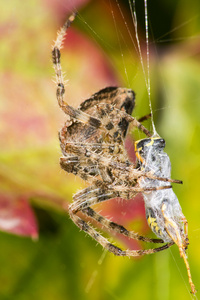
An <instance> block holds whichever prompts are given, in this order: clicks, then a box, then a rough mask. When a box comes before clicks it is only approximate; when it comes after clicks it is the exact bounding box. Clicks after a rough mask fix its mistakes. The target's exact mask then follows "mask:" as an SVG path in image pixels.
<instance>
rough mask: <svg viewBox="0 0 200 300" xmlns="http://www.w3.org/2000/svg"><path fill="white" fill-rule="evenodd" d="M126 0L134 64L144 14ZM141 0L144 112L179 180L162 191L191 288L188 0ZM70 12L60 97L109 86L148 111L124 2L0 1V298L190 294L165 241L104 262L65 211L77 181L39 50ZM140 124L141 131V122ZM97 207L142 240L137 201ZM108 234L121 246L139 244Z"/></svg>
mask: <svg viewBox="0 0 200 300" xmlns="http://www.w3.org/2000/svg"><path fill="white" fill-rule="evenodd" d="M136 2H138V3H136V12H137V15H138V32H139V37H140V40H141V45H142V53H143V57H144V61H145V59H146V54H145V53H146V48H145V37H144V25H143V24H144V11H143V6H142V1H136ZM148 5H149V19H150V53H151V55H150V76H151V92H152V96H151V98H152V106H153V112H154V119H155V124H156V128H157V131H158V133H159V134H160V135H161V136H162V137H163V138H165V140H166V152H167V153H168V154H169V156H170V159H171V163H172V178H177V179H181V180H183V182H184V184H183V185H175V186H174V190H175V192H176V194H177V196H178V198H179V200H180V203H181V206H182V209H183V212H184V214H185V215H186V218H187V220H188V223H189V238H190V246H189V251H188V257H189V262H190V267H191V272H192V277H193V281H194V283H195V284H196V288H197V289H199V290H200V259H199V249H200V222H199V219H200V217H199V216H200V201H199V193H200V192H199V170H200V153H199V149H200V138H199V132H200V121H199V119H200V101H199V99H200V36H199V33H200V15H199V11H200V2H199V1H198V0H192V1H190V2H189V1H186V0H174V1H168V0H163V1H162V2H161V1H158V0H157V1H149V3H148ZM119 8H120V9H121V12H122V13H123V16H124V17H122V14H121V12H120V9H119ZM74 10H78V12H79V15H78V17H77V19H76V21H75V22H74V24H73V26H72V27H71V28H70V30H69V34H68V36H67V38H66V41H65V45H64V46H65V47H64V49H63V51H62V65H63V69H64V70H65V74H66V75H65V76H66V79H69V81H68V82H67V87H66V97H67V99H68V102H70V103H72V104H73V105H74V106H78V105H79V103H80V102H81V101H83V100H84V99H86V98H88V97H89V96H90V95H91V94H92V93H95V92H96V91H98V90H100V89H101V88H103V87H106V86H110V85H119V86H126V87H131V88H132V89H134V91H135V92H136V95H137V101H136V108H135V110H134V116H135V117H137V118H139V117H141V116H144V115H146V114H148V113H149V105H148V97H147V91H146V88H145V80H144V75H143V73H142V70H141V64H140V59H139V57H138V55H137V52H136V50H135V48H134V46H133V43H132V39H134V40H135V33H134V26H133V24H132V19H131V13H130V8H129V3H128V0H126V1H119V0H118V1H117V0H109V1H103V0H96V1H95V0H71V1H70V0H63V1H61V0H29V1H23V2H22V1H20V0H12V1H1V4H0V39H1V42H0V145H1V146H0V229H1V233H0V245H1V247H0V266H1V268H0V299H2V300H3V299H6V300H8V299H9V300H10V299H15V300H25V299H30V300H34V299H37V300H40V299H49V300H51V299H52V300H53V299H57V300H64V299H66V300H68V299H70V300H71V299H81V300H82V299H89V300H90V299H96V300H100V299H102V300H106V299H113V300H126V299H127V300H128V299H164V300H168V299H177V298H179V299H192V296H191V294H190V292H189V291H190V287H189V284H188V278H187V274H186V268H185V265H184V263H183V261H182V259H181V258H180V256H179V252H178V249H177V247H176V246H173V247H172V248H171V249H169V250H167V251H163V252H161V253H157V254H154V255H150V256H145V257H141V258H137V259H134V258H133V259H129V258H121V257H115V256H114V255H112V254H110V253H107V252H105V251H103V249H102V248H101V246H99V245H96V242H95V241H93V240H92V239H91V238H90V237H88V236H86V235H85V233H83V232H80V231H79V229H78V228H76V226H75V225H74V224H73V223H72V221H71V220H70V219H69V217H68V214H67V207H68V204H69V203H70V202H71V201H72V195H73V193H75V192H76V191H77V190H80V189H81V188H84V187H85V183H84V182H83V181H81V180H80V179H79V178H75V177H74V176H70V175H69V174H66V173H64V171H62V170H61V169H60V167H59V156H60V149H59V142H58V138H57V131H58V129H59V128H60V127H61V126H62V124H63V122H64V120H65V116H64V114H63V113H62V112H61V111H60V109H59V107H58V105H57V103H56V97H55V89H56V88H55V83H54V82H53V80H52V79H53V75H54V73H53V69H52V65H51V46H52V44H53V42H52V41H53V40H54V39H55V37H56V32H57V30H58V28H59V27H60V26H61V25H62V24H63V23H64V20H65V19H66V16H68V15H69V14H70V13H71V12H72V11H74ZM125 22H126V23H127V26H128V28H129V30H130V34H129V32H128V30H127V27H126V24H125ZM145 126H147V127H149V129H151V124H150V122H146V123H145ZM142 137H143V135H142V134H141V133H139V132H137V131H134V132H131V134H130V136H129V138H128V141H127V143H126V144H127V147H128V151H129V153H131V151H133V150H132V149H133V148H132V143H133V139H138V138H142ZM97 210H98V211H100V210H101V211H102V213H103V214H104V215H106V216H108V217H109V218H111V219H112V220H114V221H117V222H119V223H121V224H123V225H125V226H126V227H128V228H132V229H134V230H136V231H138V232H140V233H141V234H146V235H149V236H153V234H152V233H151V232H150V230H149V229H148V226H147V224H146V220H145V215H144V206H143V202H142V199H141V196H139V197H137V199H136V200H135V201H129V202H124V201H121V202H116V201H110V202H109V203H106V204H104V205H101V206H99V207H98V208H97ZM110 235H111V234H109V235H108V236H110ZM112 240H113V241H114V240H116V241H117V244H118V245H121V246H122V247H124V248H126V247H132V248H134V249H140V248H144V247H146V246H148V245H144V244H138V243H136V242H133V241H129V240H125V239H123V240H122V239H121V238H120V237H119V236H115V237H114V236H113V238H112ZM150 246H153V245H150ZM197 297H198V294H197Z"/></svg>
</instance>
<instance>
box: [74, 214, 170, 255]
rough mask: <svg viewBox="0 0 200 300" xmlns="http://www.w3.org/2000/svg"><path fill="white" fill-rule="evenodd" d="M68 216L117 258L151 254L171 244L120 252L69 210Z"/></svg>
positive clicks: (119, 249) (120, 250)
mask: <svg viewBox="0 0 200 300" xmlns="http://www.w3.org/2000/svg"><path fill="white" fill-rule="evenodd" d="M69 214H70V217H71V219H72V221H73V222H74V223H75V224H76V225H77V226H78V227H79V228H80V229H81V230H83V231H85V232H86V233H87V234H89V235H90V236H91V237H92V238H93V239H95V240H96V241H97V242H98V243H99V244H100V245H102V247H103V248H105V249H106V250H108V251H110V252H112V253H113V254H115V255H117V256H141V255H145V254H152V253H156V252H159V251H162V250H164V249H167V248H169V247H170V246H172V245H173V243H168V244H165V245H164V246H162V247H159V248H153V249H147V250H122V249H121V248H119V247H117V246H115V245H113V244H112V243H110V242H109V241H108V240H107V239H106V238H104V237H103V236H102V235H101V234H100V233H98V232H97V231H96V230H95V229H94V228H93V227H92V226H90V225H89V224H88V223H87V222H86V221H84V220H83V219H81V218H80V217H78V216H77V215H76V214H75V213H74V212H73V211H72V210H71V209H69Z"/></svg>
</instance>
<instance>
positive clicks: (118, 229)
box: [81, 207, 164, 244]
mask: <svg viewBox="0 0 200 300" xmlns="http://www.w3.org/2000/svg"><path fill="white" fill-rule="evenodd" d="M81 212H82V213H84V214H86V215H87V216H88V217H91V218H92V219H93V220H95V221H97V222H98V223H100V224H101V225H103V226H104V227H105V228H107V229H108V230H112V231H114V232H116V233H120V234H123V235H125V236H126V237H128V238H130V239H135V240H138V241H143V242H148V243H156V244H158V243H159V244H160V243H164V241H163V240H162V239H151V238H148V237H144V236H141V235H139V234H138V233H136V232H134V231H129V230H128V229H126V228H125V227H124V226H122V225H119V224H117V223H115V222H112V221H110V220H108V219H107V218H105V217H104V216H102V215H100V214H98V213H97V212H96V211H95V210H93V209H92V208H91V207H87V208H85V209H83V210H82V211H81Z"/></svg>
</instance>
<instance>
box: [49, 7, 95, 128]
mask: <svg viewBox="0 0 200 300" xmlns="http://www.w3.org/2000/svg"><path fill="white" fill-rule="evenodd" d="M75 16H76V13H73V14H72V15H71V16H70V17H69V18H68V20H67V21H66V22H65V24H64V25H63V27H62V28H61V29H60V31H59V32H58V35H57V39H56V41H55V43H54V45H53V50H52V61H53V66H54V69H55V74H56V82H57V91H56V96H57V100H58V104H59V106H60V107H61V108H62V110H63V111H64V112H65V113H66V114H68V115H69V116H71V117H72V118H75V119H77V120H79V121H81V122H83V123H88V124H90V125H91V126H94V127H97V128H99V127H100V125H101V121H100V120H99V119H96V118H93V117H91V116H89V115H88V114H86V113H84V112H82V111H81V110H78V109H75V108H73V107H72V106H70V105H69V104H68V103H66V102H65V101H64V99H63V97H64V93H65V86H64V78H63V74H62V68H61V63H60V56H61V53H60V49H61V47H62V43H63V40H64V37H65V34H66V31H67V29H68V28H69V27H70V25H71V23H72V22H73V21H74V19H75Z"/></svg>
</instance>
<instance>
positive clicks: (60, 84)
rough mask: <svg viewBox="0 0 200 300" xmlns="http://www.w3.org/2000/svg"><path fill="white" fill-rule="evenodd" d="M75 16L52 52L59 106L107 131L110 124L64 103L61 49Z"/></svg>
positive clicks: (66, 111)
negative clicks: (103, 122)
mask: <svg viewBox="0 0 200 300" xmlns="http://www.w3.org/2000/svg"><path fill="white" fill-rule="evenodd" d="M75 16H76V13H73V14H72V15H71V16H70V17H69V18H68V19H67V21H66V22H65V24H64V25H63V27H62V28H61V29H60V31H59V32H58V35H57V39H56V41H55V43H54V45H53V50H52V61H53V66H54V69H55V74H56V82H57V91H56V97H57V100H58V104H59V106H60V107H61V109H62V110H63V111H64V112H65V113H66V114H67V115H69V116H71V117H72V118H75V119H77V120H79V121H80V122H83V123H85V124H89V125H91V126H93V127H95V128H99V129H101V130H105V128H106V129H107V130H108V128H109V123H107V124H102V122H101V120H100V119H98V118H95V117H92V116H90V115H88V114H87V113H85V112H83V111H82V110H80V109H75V108H74V107H72V106H70V105H69V104H68V103H67V102H65V101H64V94H65V86H64V78H63V74H62V68H61V63H60V57H61V53H60V49H61V47H62V43H63V40H64V36H65V34H66V31H67V29H68V28H69V27H70V25H71V23H72V22H73V21H74V19H75ZM127 116H129V115H127ZM129 122H132V123H133V125H134V126H135V127H138V129H140V130H141V131H143V132H144V133H145V134H146V135H147V136H149V137H151V136H152V134H151V133H150V132H149V131H148V130H147V129H146V128H145V127H144V126H143V125H142V124H141V123H140V122H138V121H137V120H136V119H135V118H133V117H131V116H129ZM111 129H112V128H111Z"/></svg>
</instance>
